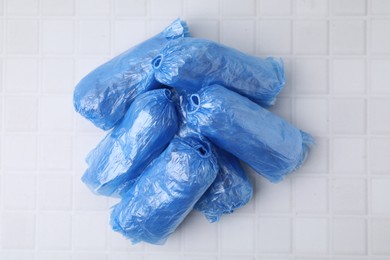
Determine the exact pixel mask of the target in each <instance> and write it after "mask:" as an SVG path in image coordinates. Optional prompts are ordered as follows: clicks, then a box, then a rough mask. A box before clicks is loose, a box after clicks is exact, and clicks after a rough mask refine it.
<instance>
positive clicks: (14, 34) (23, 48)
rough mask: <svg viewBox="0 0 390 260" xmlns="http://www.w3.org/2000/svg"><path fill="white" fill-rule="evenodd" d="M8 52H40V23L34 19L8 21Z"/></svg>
mask: <svg viewBox="0 0 390 260" xmlns="http://www.w3.org/2000/svg"><path fill="white" fill-rule="evenodd" d="M6 50H7V52H9V53H22V54H31V53H36V52H37V51H38V21H37V20H33V19H18V20H17V19H8V20H7V25H6Z"/></svg>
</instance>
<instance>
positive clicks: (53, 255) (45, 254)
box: [38, 251, 71, 260]
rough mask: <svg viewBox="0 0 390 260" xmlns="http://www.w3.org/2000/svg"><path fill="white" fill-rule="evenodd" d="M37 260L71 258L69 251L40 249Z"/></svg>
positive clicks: (69, 259)
mask: <svg viewBox="0 0 390 260" xmlns="http://www.w3.org/2000/svg"><path fill="white" fill-rule="evenodd" d="M38 259H39V260H53V259H56V260H71V253H70V252H67V251H65V252H61V251H40V252H39V253H38Z"/></svg>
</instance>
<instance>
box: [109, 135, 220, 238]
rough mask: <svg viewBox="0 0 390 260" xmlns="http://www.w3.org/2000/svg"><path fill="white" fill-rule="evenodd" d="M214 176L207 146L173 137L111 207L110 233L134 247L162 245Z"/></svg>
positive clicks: (210, 154)
mask: <svg viewBox="0 0 390 260" xmlns="http://www.w3.org/2000/svg"><path fill="white" fill-rule="evenodd" d="M217 172H218V164H217V160H216V158H215V156H214V155H213V153H212V151H211V147H210V145H209V144H208V143H206V142H204V141H203V140H198V141H197V142H196V141H195V140H194V139H192V140H190V141H187V140H186V139H185V138H180V137H175V138H174V139H173V140H172V141H171V143H170V145H169V146H168V147H167V148H166V150H165V151H164V152H163V153H162V154H161V155H160V156H159V157H158V158H157V159H156V160H154V161H153V163H152V164H150V166H149V167H148V168H147V169H146V170H145V172H144V173H143V174H142V175H141V176H140V177H139V178H138V179H137V181H136V183H135V184H134V185H133V186H132V187H131V189H130V190H129V192H128V193H127V194H128V195H126V196H125V197H123V198H122V200H121V201H120V202H119V203H118V204H117V205H115V206H114V207H113V209H112V212H111V225H112V228H113V230H114V231H117V232H120V233H121V234H122V235H124V236H125V237H126V238H128V239H130V240H131V241H132V242H133V243H138V242H140V241H145V242H148V243H151V244H163V243H164V242H165V241H166V240H167V238H168V236H169V235H170V234H171V233H172V232H174V231H175V230H176V228H177V227H178V226H179V224H180V223H181V222H182V221H183V220H184V218H185V217H186V216H187V215H188V213H189V212H190V211H191V210H192V209H193V206H194V205H195V203H196V201H198V200H199V198H200V197H201V196H202V194H203V193H204V192H205V191H206V190H207V189H208V187H209V186H210V185H211V183H212V182H213V181H214V179H215V177H216V175H217Z"/></svg>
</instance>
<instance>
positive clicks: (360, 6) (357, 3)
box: [332, 0, 367, 15]
mask: <svg viewBox="0 0 390 260" xmlns="http://www.w3.org/2000/svg"><path fill="white" fill-rule="evenodd" d="M366 5H367V3H366V0H332V6H333V14H336V15H365V14H366Z"/></svg>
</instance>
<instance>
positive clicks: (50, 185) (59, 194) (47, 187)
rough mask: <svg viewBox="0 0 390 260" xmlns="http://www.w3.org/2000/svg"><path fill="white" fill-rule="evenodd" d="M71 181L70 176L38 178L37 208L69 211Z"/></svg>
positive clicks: (44, 176) (70, 206) (70, 205)
mask: <svg viewBox="0 0 390 260" xmlns="http://www.w3.org/2000/svg"><path fill="white" fill-rule="evenodd" d="M72 181H73V180H72V176H66V175H56V176H51V175H43V176H39V180H38V183H39V190H38V205H39V208H40V209H45V210H57V209H61V210H70V209H71V208H72ZM78 181H79V180H78Z"/></svg>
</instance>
